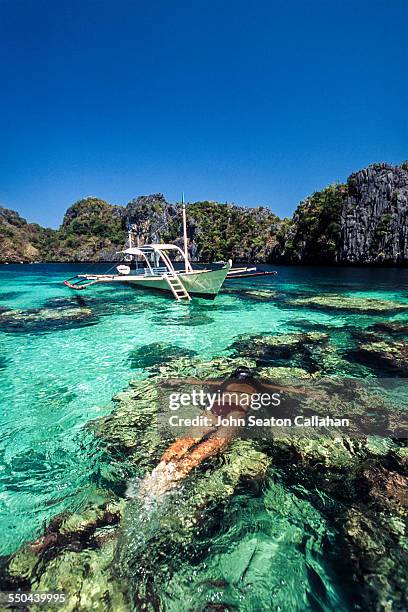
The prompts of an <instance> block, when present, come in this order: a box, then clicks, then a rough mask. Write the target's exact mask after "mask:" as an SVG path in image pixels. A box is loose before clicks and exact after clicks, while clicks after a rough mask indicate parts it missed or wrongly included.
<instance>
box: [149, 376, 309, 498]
mask: <svg viewBox="0 0 408 612" xmlns="http://www.w3.org/2000/svg"><path fill="white" fill-rule="evenodd" d="M180 382H182V381H180ZM183 382H188V383H189V384H202V381H199V380H195V379H188V380H185V381H183ZM206 383H207V385H208V384H209V385H210V386H214V385H216V386H217V388H218V389H219V390H220V392H221V394H222V397H223V398H224V397H226V395H224V394H231V395H232V394H233V397H234V400H235V401H234V403H232V402H231V401H228V402H225V403H224V402H219V403H215V404H214V405H213V407H212V409H211V412H210V413H209V414H208V413H206V415H205V416H206V417H207V418H206V420H207V423H208V422H210V424H209V426H208V427H205V428H203V427H200V428H195V429H194V428H192V429H191V430H190V435H187V436H185V437H183V438H179V439H178V440H176V441H175V442H173V444H171V445H170V446H169V447H168V449H167V450H166V451H165V452H164V454H163V456H162V458H161V460H160V463H159V464H158V465H157V467H156V468H155V469H154V470H153V471H152V473H151V474H150V475H149V476H147V477H146V478H145V479H144V480H143V482H142V485H141V487H140V490H139V495H140V496H142V497H145V496H148V497H150V498H152V497H153V498H159V497H161V496H162V495H164V494H165V493H166V492H167V491H170V490H171V489H173V488H174V487H175V486H176V485H177V484H178V483H179V482H180V481H181V480H183V479H184V478H185V477H186V476H187V475H188V474H189V473H190V472H191V471H192V470H193V469H194V468H195V467H197V466H198V465H199V464H200V463H202V462H203V461H204V460H205V459H207V458H208V457H212V456H214V455H217V454H218V453H220V452H221V451H223V450H224V449H225V448H226V447H227V446H228V445H229V444H230V442H231V440H232V438H233V437H234V435H235V434H236V432H237V428H234V427H232V426H223V425H219V426H216V425H215V423H217V422H218V421H219V417H222V418H224V417H227V416H228V418H229V420H230V421H231V422H242V421H235V419H245V417H246V414H247V412H248V411H249V408H250V406H249V405H248V396H251V395H253V394H254V393H260V392H264V391H267V390H268V391H269V390H271V389H273V390H275V391H276V390H279V389H282V387H278V386H274V385H267V384H264V383H260V382H259V381H257V380H255V378H254V376H253V373H252V371H251V370H250V369H249V368H247V367H239V368H238V369H237V370H235V371H234V372H233V374H232V375H231V376H230V377H229V378H228V379H227V380H226V381H224V382H223V383H221V385H220V381H216V380H214V381H206ZM286 390H289V391H292V392H294V393H301V394H302V393H304V392H303V391H302V390H300V389H295V388H288V387H286ZM228 397H229V396H228Z"/></svg>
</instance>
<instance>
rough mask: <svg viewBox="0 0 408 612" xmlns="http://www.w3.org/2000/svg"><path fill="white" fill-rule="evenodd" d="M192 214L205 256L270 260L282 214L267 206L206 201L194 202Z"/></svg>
mask: <svg viewBox="0 0 408 612" xmlns="http://www.w3.org/2000/svg"><path fill="white" fill-rule="evenodd" d="M188 214H189V219H190V226H192V230H193V231H192V234H193V239H194V240H195V241H196V243H197V245H198V248H199V252H200V254H201V257H200V258H201V259H203V260H205V261H212V260H227V259H230V258H231V259H233V260H244V259H245V260H248V259H254V258H255V259H257V260H258V261H268V259H269V256H270V253H271V250H272V248H273V247H274V245H275V242H276V241H275V236H276V231H277V228H278V224H279V218H278V217H277V216H276V215H274V214H273V213H272V212H271V211H270V210H268V209H267V208H263V207H259V208H252V209H251V208H241V207H238V206H234V205H231V204H220V203H218V202H208V201H205V202H195V203H194V204H190V205H189V207H188Z"/></svg>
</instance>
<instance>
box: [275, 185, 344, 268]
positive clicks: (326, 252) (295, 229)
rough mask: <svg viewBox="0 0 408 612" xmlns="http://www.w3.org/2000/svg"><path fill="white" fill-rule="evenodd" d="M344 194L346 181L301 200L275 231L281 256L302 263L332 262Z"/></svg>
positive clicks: (338, 234) (338, 236) (334, 254)
mask: <svg viewBox="0 0 408 612" xmlns="http://www.w3.org/2000/svg"><path fill="white" fill-rule="evenodd" d="M346 196H347V185H330V186H329V187H326V188H325V189H322V191H316V192H315V193H313V194H312V195H311V196H309V197H308V198H306V199H305V200H304V201H303V202H301V203H300V204H299V206H298V207H297V209H296V211H295V214H294V215H293V218H292V219H285V220H284V222H283V223H282V225H281V227H280V230H279V232H278V236H277V238H278V243H279V246H280V253H279V255H280V257H281V258H282V259H283V260H285V261H292V262H302V263H316V262H321V261H325V262H327V263H332V262H334V261H335V260H336V252H337V248H338V244H339V239H340V233H341V212H342V208H343V205H344V201H345V198H346Z"/></svg>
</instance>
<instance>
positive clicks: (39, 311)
mask: <svg viewBox="0 0 408 612" xmlns="http://www.w3.org/2000/svg"><path fill="white" fill-rule="evenodd" d="M84 269H85V268H84V266H80V265H27V266H25V265H24V266H14V265H8V266H0V280H1V283H0V287H1V289H0V313H1V310H2V309H3V310H4V312H3V315H2V316H0V376H1V378H0V401H1V414H0V453H1V465H0V517H1V518H0V552H1V554H8V553H11V552H12V551H14V550H15V549H16V548H17V547H18V546H19V545H20V544H21V543H22V542H24V541H27V540H30V539H32V538H33V537H35V536H36V535H38V534H39V533H40V532H41V530H42V528H43V526H44V524H46V523H48V522H49V521H50V519H51V518H52V517H53V516H55V515H56V514H58V513H60V512H61V511H63V510H74V509H77V508H79V507H80V506H81V505H82V504H83V502H84V500H86V499H88V498H89V497H90V496H92V494H93V491H94V489H95V488H96V487H97V485H98V482H99V481H100V478H101V473H102V472H103V469H104V466H103V463H102V461H101V456H100V451H99V448H98V446H97V444H96V442H95V440H94V438H93V437H92V436H91V435H90V434H89V433H86V430H84V429H83V426H84V424H86V423H87V422H89V421H90V420H92V419H94V418H97V417H98V416H101V415H103V414H106V413H107V412H109V411H110V410H111V409H112V402H111V399H112V397H113V396H114V395H115V394H116V393H117V392H119V391H121V390H122V389H124V388H125V387H126V386H127V384H128V383H129V382H130V381H131V380H132V379H135V378H143V377H144V376H145V375H146V373H145V371H144V366H146V365H150V364H151V362H152V361H153V362H154V361H155V360H156V361H158V360H159V359H160V357H161V351H164V354H165V347H166V346H167V347H173V349H172V350H173V352H174V347H178V349H180V350H183V349H184V350H185V351H189V352H190V354H192V353H197V354H198V355H200V356H201V357H209V358H210V357H214V356H218V355H222V354H225V352H226V351H227V352H228V347H229V346H230V345H231V344H232V342H233V341H234V339H236V337H237V336H238V335H241V334H245V333H251V334H256V333H263V332H267V333H286V332H294V331H299V330H310V329H312V328H315V329H319V328H321V329H325V330H326V331H327V330H330V334H331V336H332V339H333V342H334V343H337V345H338V347H339V348H340V349H341V350H344V351H346V350H348V349H349V348H350V346H349V345H350V337H349V331H350V329H356V328H360V329H363V328H365V327H368V326H370V325H372V324H373V323H375V322H376V321H382V320H384V318H386V319H387V321H389V320H395V321H398V320H406V319H407V315H406V314H398V313H393V314H387V315H386V316H384V315H381V314H366V313H364V312H363V313H350V312H341V311H327V310H322V309H315V308H313V309H311V308H308V307H304V306H295V305H293V304H291V303H290V300H291V299H292V298H299V297H310V296H313V295H317V296H319V295H321V294H323V293H324V294H328V293H330V294H344V295H345V296H348V297H375V298H380V299H388V300H397V301H398V302H403V303H407V304H408V271H405V270H395V269H389V270H387V269H383V270H379V269H342V268H306V267H299V268H295V267H293V268H290V267H283V266H281V267H278V268H275V269H277V270H278V275H277V276H276V277H275V276H269V277H265V278H254V279H243V280H242V279H241V280H239V281H234V282H232V281H229V282H227V283H226V285H225V290H224V291H223V292H222V293H221V294H220V295H219V296H218V297H217V299H216V300H215V301H214V302H212V301H205V300H194V301H193V302H192V304H190V305H187V304H179V303H175V302H174V301H173V300H171V299H169V298H168V297H167V296H165V295H161V294H145V293H143V292H141V291H138V290H136V291H135V290H132V289H129V288H126V287H123V288H119V289H118V288H117V287H115V289H114V290H113V289H112V288H110V287H109V286H107V287H93V288H90V289H89V290H86V291H83V292H80V293H78V294H73V293H72V292H71V291H70V290H69V289H67V288H66V287H65V286H64V285H63V284H62V280H63V279H64V278H67V277H69V276H73V275H74V274H76V273H77V272H79V271H81V270H84ZM87 269H89V267H88V268H87ZM99 269H100V270H101V271H102V270H104V268H103V267H101V268H99ZM93 270H94V271H98V267H97V266H95V267H94V268H93ZM251 291H263V292H266V293H265V294H264V295H263V296H262V294H258V295H257V296H254V295H252V296H251V293H250V292H251ZM268 292H269V293H268ZM9 310H11V311H12V312H11V314H12V316H10V314H9V312H8V311H9ZM158 343H161V348H160V347H159V346H158ZM163 347H164V348H163ZM358 373H359V372H357V371H356V374H357V375H358ZM368 375H369V373H368ZM265 499H266V500H267V499H268V491H266V493H265ZM293 503H294V502H293V500H292V501H291V500H289V501H288V504H289V505H290V504H292V506H291V508H292V509H291V510H290V511H289V510H288V513H287V515H285V516H284V517H283V518H282V521H283V527H282V529H283V533H286V532H287V533H288V534H290V536H289V535H288V536H287V538H286V539H285V549H284V550H287V552H288V554H289V558H290V559H292V561H293V572H294V574H293V575H292V577H291V578H290V580H294V579H295V578H294V576H296V575H299V576H301V578H302V580H303V581H304V582H305V587H304V593H307V592H308V588H307V582H308V580H309V579H308V578H307V572H306V570H305V567H304V557H302V555H300V556H299V554H298V552H296V550H295V548H296V546H295V545H294V544H293V543H292V544H293V546H295V548H293V546H292V544H291V542H292V538H295V540H294V541H296V529H295V527H294V525H293V521H291V520H290V512H293V508H294V507H295V506H296V505H295V506H293ZM256 504H258V505H259V500H257V501H256ZM305 504H306V502H305ZM301 511H302V512H305V513H306V514H307V515H308V516H309V517H311V518H310V520H311V521H313V520H314V519H313V509H312V508H309V507H306V506H305V508H303V509H301ZM254 513H255V514H254ZM254 513H253V514H252V516H255V517H258V518H256V519H254V520H256V521H258V520H259V524H260V527H259V530H258V531H260V532H261V534H260V536H259V537H261V540H262V541H261V544H260V546H261V549H262V547H265V551H266V552H265V555H266V556H267V555H268V554H270V551H269V552H268V553H267V551H268V550H269V547H272V548H274V547H275V549H276V550H277V548H276V547H278V544H277V542H275V540H274V538H275V539H277V541H279V538H280V537H281V536H280V535H279V534H275V535H274V536H273V537H272V540H268V538H269V536H268V535H267V534H268V533H270V532H271V530H272V531H273V526H271V525H270V524H268V508H267V504H266V509H265V504H264V505H263V506H262V508H258V509H257V510H256V512H255V510H254ZM243 520H244V522H245V521H248V520H249V519H248V517H245V516H244V517H243ZM294 534H295V535H294ZM258 535H259V534H258ZM222 537H223V538H224V540H225V546H226V549H227V551H229V552H228V554H229V555H231V559H233V560H234V559H239V557H240V555H241V553H242V550H243V549H245V547H249V550H251V545H252V544H251V542H252V540H253V537H254V536H253V534H252V535H251V534H250V533H246V532H245V529H244V530H243V535H242V538H241V539H240V538H238V539H237V540H235V541H234V538H232V540H231V542H230V541H229V540H228V538H231V537H232V536H231V534H230V533H226V534H224V535H223V536H222ZM257 537H258V536H257ZM282 537H284V538H285V537H286V536H282ZM219 545H220V547H221V548H222V546H223V540H221V541H220V544H219ZM240 547H241V548H242V550H241V548H240ZM240 551H241V552H240ZM276 554H277V555H278V558H281V557H282V554H283V553H282V550H279V551H278V552H277V553H276ZM214 555H216V553H214ZM214 559H215V560H214ZM214 559H212V560H211V559H210V560H209V561H208V560H207V565H206V572H209V571H210V569H209V567H210V566H211V563H218V562H217V561H216V557H214ZM262 559H263V557H262V554H261V553H260V565H262V563H263V561H262ZM237 562H238V561H237ZM208 563H209V564H210V565H209V566H208ZM224 563H225V561H224ZM234 563H235V561H231V567H233V566H234ZM276 563H277V564H279V559H278V561H276ZM287 573H288V572H286V576H285V580H288V576H287ZM184 579H185V577H184V578H183V567H181V568H180V572H179V574H178V575H176V576H175V577H174V578H173V581H174V583H175V586H174V588H175V589H176V590H177V588H180V589H182V588H184V587H182V586H180V584H182V582H183V580H184ZM177 580H179V582H180V584H179V585H178V583H177ZM186 588H187V587H185V588H184V594H185V592H186ZM189 588H190V589H191V588H192V585H191V584H190V586H189ZM330 588H331V587H330V585H328V586H327V589H328V592H330ZM276 590H277V593H278V591H279V584H277V585H276ZM309 590H310V589H309ZM277 597H278V599H279V593H278V595H277ZM304 597H306V595H304ZM330 597H331V600H330V601H331V605H335V602H336V601H337V598H338V594H336V593H335V592H333V593H332V595H331V596H330Z"/></svg>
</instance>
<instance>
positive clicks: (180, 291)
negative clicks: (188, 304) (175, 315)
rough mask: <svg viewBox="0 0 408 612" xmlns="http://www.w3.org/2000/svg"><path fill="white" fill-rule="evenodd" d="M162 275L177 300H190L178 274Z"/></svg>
mask: <svg viewBox="0 0 408 612" xmlns="http://www.w3.org/2000/svg"><path fill="white" fill-rule="evenodd" d="M163 277H164V278H165V279H166V281H167V284H168V286H169V287H170V289H171V292H172V294H173V295H174V297H175V299H176V300H177V301H178V302H180V300H188V301H190V300H191V295H190V294H189V292H188V291H187V289H186V288H185V286H184V285H183V283H182V282H181V280H180V279H179V277H178V276H176V275H175V274H171V275H170V274H164V275H163Z"/></svg>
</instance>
